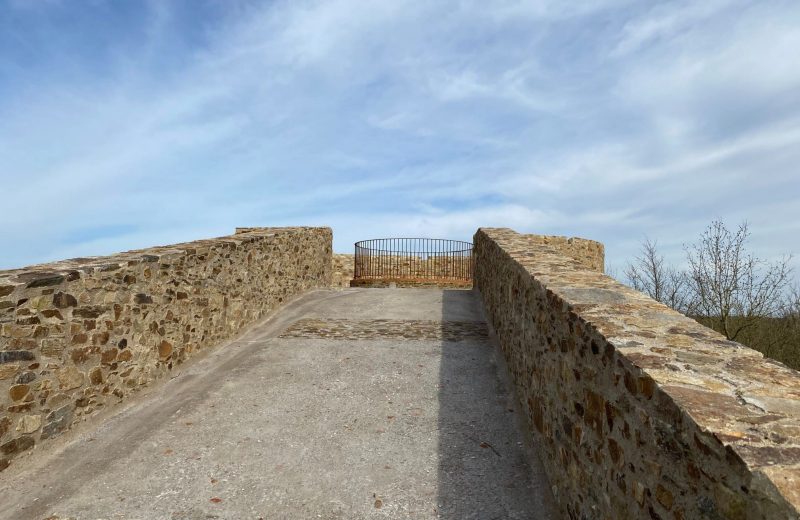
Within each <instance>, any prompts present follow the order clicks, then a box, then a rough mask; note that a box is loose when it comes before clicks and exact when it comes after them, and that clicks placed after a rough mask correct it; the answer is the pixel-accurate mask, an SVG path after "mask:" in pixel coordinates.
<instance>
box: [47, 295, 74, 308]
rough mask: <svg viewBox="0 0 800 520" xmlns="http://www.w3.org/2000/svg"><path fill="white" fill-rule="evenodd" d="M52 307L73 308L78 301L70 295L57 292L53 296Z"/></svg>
mask: <svg viewBox="0 0 800 520" xmlns="http://www.w3.org/2000/svg"><path fill="white" fill-rule="evenodd" d="M53 305H55V306H56V307H58V308H59V309H66V308H67V307H75V306H77V305H78V300H77V299H75V297H74V296H72V295H71V294H66V293H63V292H57V293H55V294H54V295H53Z"/></svg>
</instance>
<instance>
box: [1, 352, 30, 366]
mask: <svg viewBox="0 0 800 520" xmlns="http://www.w3.org/2000/svg"><path fill="white" fill-rule="evenodd" d="M34 359H36V356H35V355H34V354H33V352H30V351H28V350H4V351H0V363H11V362H12V361H33V360H34Z"/></svg>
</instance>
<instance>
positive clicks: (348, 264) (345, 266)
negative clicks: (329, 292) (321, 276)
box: [331, 254, 355, 287]
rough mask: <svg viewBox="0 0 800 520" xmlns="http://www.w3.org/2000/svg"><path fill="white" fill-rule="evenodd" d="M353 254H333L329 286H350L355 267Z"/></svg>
mask: <svg viewBox="0 0 800 520" xmlns="http://www.w3.org/2000/svg"><path fill="white" fill-rule="evenodd" d="M354 262H355V255H344V254H334V255H333V274H332V275H331V287H350V280H352V279H353V270H354V267H355V264H354Z"/></svg>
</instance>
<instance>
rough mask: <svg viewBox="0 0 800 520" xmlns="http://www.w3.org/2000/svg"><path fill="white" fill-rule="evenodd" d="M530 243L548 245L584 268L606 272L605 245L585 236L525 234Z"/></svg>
mask: <svg viewBox="0 0 800 520" xmlns="http://www.w3.org/2000/svg"><path fill="white" fill-rule="evenodd" d="M524 236H525V239H526V240H527V241H528V243H530V244H536V245H543V246H548V247H549V248H551V249H554V250H555V251H556V252H558V253H560V254H562V255H564V256H568V257H569V258H572V259H573V260H576V261H577V262H578V263H579V264H580V265H581V266H582V267H583V268H584V269H589V270H590V271H597V272H599V273H603V272H605V261H606V255H605V246H603V244H602V243H600V242H595V241H594V240H587V239H585V238H577V237H572V238H567V237H559V236H554V235H524Z"/></svg>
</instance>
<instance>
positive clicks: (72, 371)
mask: <svg viewBox="0 0 800 520" xmlns="http://www.w3.org/2000/svg"><path fill="white" fill-rule="evenodd" d="M56 377H57V378H58V387H59V389H61V390H72V389H73V388H78V387H80V386H81V385H83V372H81V371H80V370H78V369H77V368H76V367H75V366H72V365H68V366H66V367H64V368H59V369H57V370H56Z"/></svg>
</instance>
